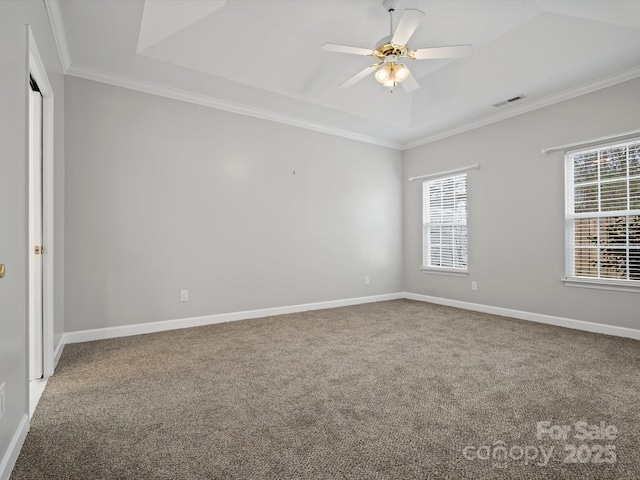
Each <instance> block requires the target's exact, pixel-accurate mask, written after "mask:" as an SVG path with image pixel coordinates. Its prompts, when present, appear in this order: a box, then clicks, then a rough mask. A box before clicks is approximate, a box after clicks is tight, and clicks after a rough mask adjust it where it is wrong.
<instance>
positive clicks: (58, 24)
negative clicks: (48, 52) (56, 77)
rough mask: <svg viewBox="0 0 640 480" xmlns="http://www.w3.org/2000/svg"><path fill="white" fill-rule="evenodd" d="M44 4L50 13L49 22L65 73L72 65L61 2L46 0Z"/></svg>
mask: <svg viewBox="0 0 640 480" xmlns="http://www.w3.org/2000/svg"><path fill="white" fill-rule="evenodd" d="M44 5H45V7H46V8H47V14H48V15H49V23H51V30H52V31H53V39H54V40H55V42H56V48H57V50H58V56H59V57H60V64H61V65H62V71H63V72H64V73H67V70H68V69H69V66H70V65H71V54H70V53H69V44H68V43H67V35H66V34H65V32H64V23H63V22H62V12H61V11H60V3H59V2H58V0H44Z"/></svg>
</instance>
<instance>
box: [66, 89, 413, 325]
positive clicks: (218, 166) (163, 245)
mask: <svg viewBox="0 0 640 480" xmlns="http://www.w3.org/2000/svg"><path fill="white" fill-rule="evenodd" d="M66 102H67V105H66V115H67V116H66V154H67V161H66V231H65V241H66V257H65V258H66V265H65V267H66V269H65V294H66V302H65V313H66V318H65V330H66V331H77V330H85V329H91V328H101V327H110V326H120V325H126V324H135V323H144V322H151V321H158V320H167V319H178V318H188V317H194V316H200V315H211V314H217V313H226V312H236V311H242V310H250V309H259V308H266V307H279V306H285V305H296V304H304V303H309V302H321V301H326V300H336V299H343V298H351V297H360V296H367V295H377V294H383V293H391V292H398V291H400V290H401V286H402V275H401V269H402V193H401V185H402V184H401V179H400V176H401V171H402V165H401V153H400V152H397V151H394V150H390V149H386V148H382V147H378V146H373V145H367V144H363V143H359V142H354V141H351V140H346V139H342V138H338V137H334V136H329V135H324V134H321V133H316V132H312V131H309V130H304V129H299V128H294V127H290V126H286V125H282V124H278V123H273V122H268V121H264V120H259V119H255V118H250V117H246V116H240V115H235V114H231V113H227V112H222V111H219V110H214V109H210V108H206V107H201V106H198V105H192V104H189V103H183V102H179V101H175V100H169V99H166V98H163V97H158V96H152V95H149V94H144V93H140V92H137V91H133V90H127V89H123V88H119V87H113V86H110V85H105V84H100V83H96V82H92V81H88V80H82V79H78V78H72V77H68V78H67V79H66ZM294 171H295V175H294V173H293V172H294ZM364 276H369V277H370V278H371V284H370V285H369V286H364ZM181 289H188V290H189V295H190V300H189V301H188V302H180V298H179V292H180V290H181Z"/></svg>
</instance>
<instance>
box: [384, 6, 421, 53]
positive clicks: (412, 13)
mask: <svg viewBox="0 0 640 480" xmlns="http://www.w3.org/2000/svg"><path fill="white" fill-rule="evenodd" d="M422 17H424V12H421V11H420V10H414V9H411V8H407V9H406V10H405V11H404V13H403V14H402V18H400V22H399V23H398V27H397V28H396V33H394V34H393V38H392V39H391V43H393V44H395V45H406V44H407V42H408V41H409V39H410V38H411V35H413V32H415V31H416V28H418V25H420V22H421V21H422Z"/></svg>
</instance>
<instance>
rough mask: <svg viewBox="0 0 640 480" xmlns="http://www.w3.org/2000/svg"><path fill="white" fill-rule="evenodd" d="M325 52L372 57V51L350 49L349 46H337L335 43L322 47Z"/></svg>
mask: <svg viewBox="0 0 640 480" xmlns="http://www.w3.org/2000/svg"><path fill="white" fill-rule="evenodd" d="M320 48H322V50H324V51H325V52H338V53H353V54H355V55H373V53H374V52H373V50H370V49H367V48H360V47H350V46H349V45H337V44H335V43H325V44H324V45H322V47H320Z"/></svg>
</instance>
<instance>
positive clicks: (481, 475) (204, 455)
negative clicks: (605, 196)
mask: <svg viewBox="0 0 640 480" xmlns="http://www.w3.org/2000/svg"><path fill="white" fill-rule="evenodd" d="M538 422H549V423H543V424H540V425H538ZM578 422H586V423H585V424H581V423H578ZM563 426H568V427H569V428H570V430H568V431H567V430H566V428H565V429H564V430H562V428H563ZM596 426H597V428H596ZM602 427H604V428H602ZM537 429H539V430H540V433H541V437H540V439H538V438H537ZM585 431H586V432H587V433H591V434H592V436H596V437H597V438H583V437H584V435H583V434H584V433H585ZM562 432H566V437H567V438H566V439H563V438H562ZM551 435H553V438H552V437H551ZM576 436H577V437H578V438H576ZM603 437H608V438H603ZM639 438H640V342H638V341H634V340H628V339H621V338H616V337H608V336H604V335H596V334H590V333H584V332H579V331H575V330H568V329H563V328H558V327H551V326H545V325H540V324H535V323H531V322H525V321H520V320H512V319H507V318H503V317H497V316H492V315H486V314H480V313H473V312H468V311H464V310H457V309H453V308H448V307H442V306H437V305H432V304H425V303H420V302H413V301H408V300H397V301H390V302H381V303H374V304H368V305H359V306H354V307H345V308H338V309H331V310H320V311H313V312H306V313H300V314H293V315H281V316H275V317H270V318H264V319H257V320H246V321H241V322H233V323H226V324H219V325H212V326H208V327H200V328H192V329H185V330H177V331H172V332H164V333H157V334H151V335H141V336H136V337H127V338H119V339H113V340H103V341H97V342H88V343H84V344H75V345H67V346H66V347H65V350H64V354H63V355H62V358H61V360H60V363H59V365H58V368H57V370H56V374H55V375H54V376H53V377H52V378H51V379H50V381H49V384H48V385H47V388H46V390H45V392H44V395H43V397H42V400H41V401H40V404H39V405H38V408H37V410H36V412H35V415H34V417H33V421H32V425H31V431H30V432H29V435H28V437H27V439H26V442H25V445H24V448H23V450H22V453H21V454H20V457H19V459H18V462H17V465H16V467H15V470H14V472H13V475H12V477H11V478H12V479H14V480H18V479H50V478H55V479H79V480H90V479H218V478H219V479H280V478H282V479H293V478H295V479H377V478H380V479H383V478H384V479H417V478H422V479H458V478H473V479H493V478H518V479H535V478H549V479H558V478H566V479H592V478H593V479H596V478H597V479H638V478H640V444H639ZM534 454H535V456H534ZM545 459H546V461H545ZM572 460H575V463H565V461H569V462H571V461H572Z"/></svg>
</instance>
